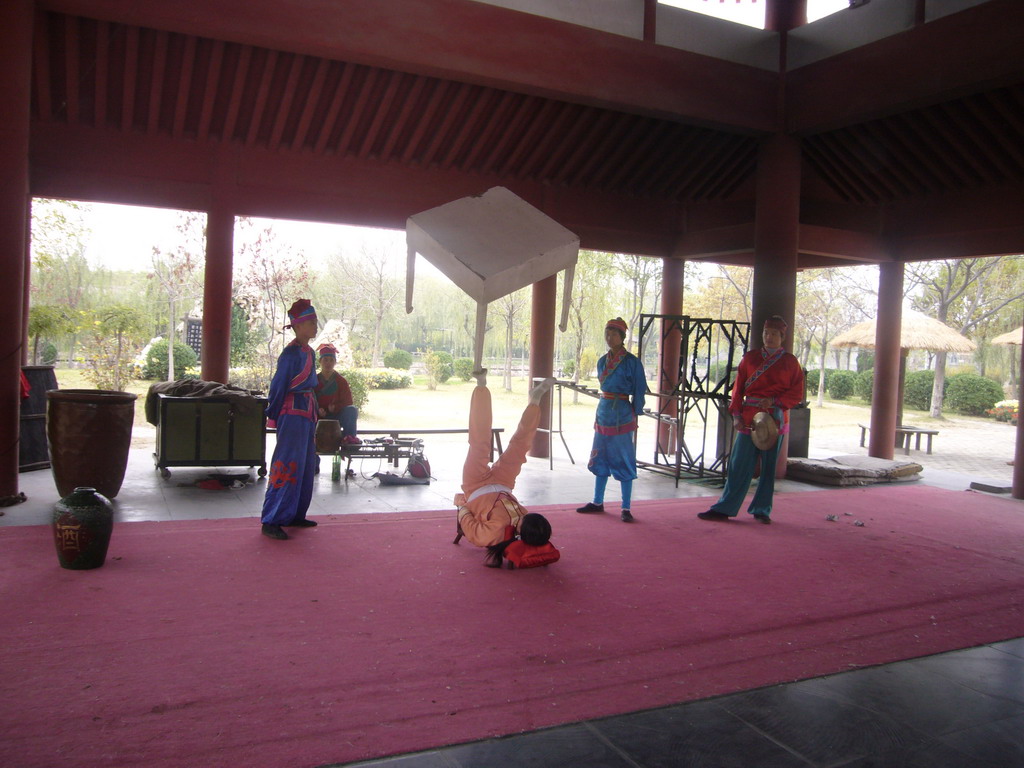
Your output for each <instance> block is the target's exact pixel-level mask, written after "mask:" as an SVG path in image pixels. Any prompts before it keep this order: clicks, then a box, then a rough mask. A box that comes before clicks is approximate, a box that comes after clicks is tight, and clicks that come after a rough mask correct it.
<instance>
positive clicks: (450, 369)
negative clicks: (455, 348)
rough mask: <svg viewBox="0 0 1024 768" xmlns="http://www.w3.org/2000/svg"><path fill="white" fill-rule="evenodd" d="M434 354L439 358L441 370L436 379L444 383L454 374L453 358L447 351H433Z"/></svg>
mask: <svg viewBox="0 0 1024 768" xmlns="http://www.w3.org/2000/svg"><path fill="white" fill-rule="evenodd" d="M434 354H435V355H437V356H438V358H440V360H441V371H440V374H439V376H438V378H437V380H438V381H439V382H441V383H442V384H444V383H445V382H446V381H448V379H450V378H451V377H452V376H454V375H455V359H454V358H453V357H452V356H451V355H450V354H448V353H447V352H435V353H434Z"/></svg>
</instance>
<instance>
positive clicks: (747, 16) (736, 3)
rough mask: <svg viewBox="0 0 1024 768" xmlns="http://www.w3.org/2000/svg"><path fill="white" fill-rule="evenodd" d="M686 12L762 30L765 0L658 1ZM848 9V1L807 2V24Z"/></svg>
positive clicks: (820, 0) (813, 0) (814, 0)
mask: <svg viewBox="0 0 1024 768" xmlns="http://www.w3.org/2000/svg"><path fill="white" fill-rule="evenodd" d="M658 2H660V3H664V4H665V5H674V6H675V7H676V8H683V9H685V10H687V11H696V12H698V13H706V14H707V15H708V16H717V17H718V18H720V19H728V20H729V21H735V22H736V23H738V24H746V25H747V26H748V27H757V28H758V29H764V9H765V0H658ZM849 7H850V0H807V22H808V23H810V22H812V21H817V20H818V19H820V18H822V17H824V16H828V15H829V14H832V13H835V12H836V11H841V10H843V9H844V8H849Z"/></svg>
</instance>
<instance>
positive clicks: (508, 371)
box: [504, 318, 512, 392]
mask: <svg viewBox="0 0 1024 768" xmlns="http://www.w3.org/2000/svg"><path fill="white" fill-rule="evenodd" d="M504 384H505V391H506V392H511V391H512V319H511V318H509V322H508V325H507V326H506V327H505V382H504Z"/></svg>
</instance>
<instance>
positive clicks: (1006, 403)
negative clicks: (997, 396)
mask: <svg viewBox="0 0 1024 768" xmlns="http://www.w3.org/2000/svg"><path fill="white" fill-rule="evenodd" d="M985 413H987V414H988V415H989V416H991V417H992V418H994V419H995V420H996V421H1004V422H1006V421H1008V422H1009V423H1011V424H1013V425H1014V426H1017V401H1016V400H1000V401H999V402H998V403H996V404H995V405H994V406H992V408H990V409H989V410H987V411H985Z"/></svg>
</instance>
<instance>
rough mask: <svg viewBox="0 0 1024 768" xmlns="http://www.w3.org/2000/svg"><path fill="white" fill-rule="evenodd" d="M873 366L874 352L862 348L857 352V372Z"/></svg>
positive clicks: (871, 368)
mask: <svg viewBox="0 0 1024 768" xmlns="http://www.w3.org/2000/svg"><path fill="white" fill-rule="evenodd" d="M874 367H875V353H874V352H871V351H870V350H867V349H862V350H860V351H859V352H858V353H857V373H864V371H870V370H873V369H874Z"/></svg>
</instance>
